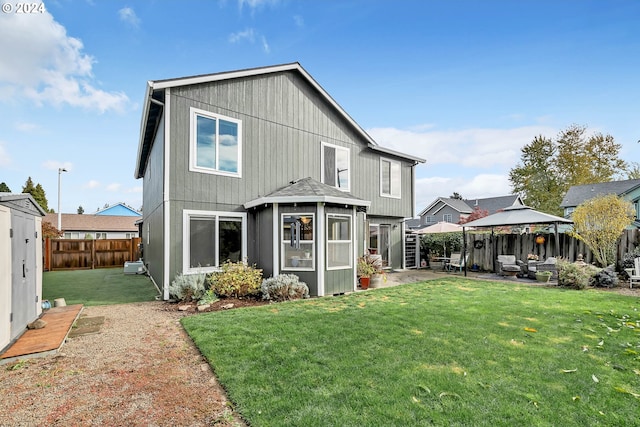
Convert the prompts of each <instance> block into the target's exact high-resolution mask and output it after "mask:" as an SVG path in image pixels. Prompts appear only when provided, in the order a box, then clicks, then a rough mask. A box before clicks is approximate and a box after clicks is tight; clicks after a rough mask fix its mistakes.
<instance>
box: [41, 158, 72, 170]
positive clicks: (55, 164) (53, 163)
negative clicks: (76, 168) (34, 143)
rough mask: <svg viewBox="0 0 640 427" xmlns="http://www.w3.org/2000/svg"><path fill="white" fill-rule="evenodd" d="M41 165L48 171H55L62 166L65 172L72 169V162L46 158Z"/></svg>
mask: <svg viewBox="0 0 640 427" xmlns="http://www.w3.org/2000/svg"><path fill="white" fill-rule="evenodd" d="M42 167H43V168H45V169H47V170H50V171H55V170H58V169H60V168H62V169H66V170H67V172H69V171H71V170H72V169H73V163H71V162H59V161H57V160H46V161H44V162H43V163H42Z"/></svg>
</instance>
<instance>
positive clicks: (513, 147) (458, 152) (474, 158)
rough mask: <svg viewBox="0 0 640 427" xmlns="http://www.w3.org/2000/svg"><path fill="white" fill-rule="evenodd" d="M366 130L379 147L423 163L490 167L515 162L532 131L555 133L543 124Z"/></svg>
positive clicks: (531, 138)
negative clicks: (477, 127)
mask: <svg viewBox="0 0 640 427" xmlns="http://www.w3.org/2000/svg"><path fill="white" fill-rule="evenodd" d="M367 132H368V133H369V134H370V135H371V136H372V137H373V139H374V140H376V141H377V142H378V143H379V144H380V145H382V146H383V147H387V148H391V149H393V150H397V151H400V152H403V153H408V154H412V155H415V156H418V157H421V158H423V159H426V160H427V164H431V165H434V164H454V165H459V166H464V167H477V168H482V169H491V168H493V167H496V166H511V165H515V163H517V161H518V160H519V159H520V154H521V153H520V149H521V148H522V147H523V146H524V145H526V144H528V143H530V142H531V141H532V140H533V138H534V137H535V136H536V135H539V134H541V133H542V134H547V135H555V134H556V132H557V131H556V130H555V129H553V128H551V127H546V126H525V127H519V128H514V129H482V128H480V129H462V130H450V131H442V130H435V129H434V128H433V127H432V126H429V127H428V128H426V129H423V130H421V129H420V128H412V129H411V130H403V129H395V128H373V129H369V130H368V131H367Z"/></svg>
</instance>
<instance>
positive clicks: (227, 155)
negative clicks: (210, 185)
mask: <svg viewBox="0 0 640 427" xmlns="http://www.w3.org/2000/svg"><path fill="white" fill-rule="evenodd" d="M190 114H191V121H190V126H191V129H190V132H189V134H190V143H189V170H190V171H193V172H202V173H212V174H218V175H226V176H233V177H241V176H242V162H241V159H242V122H241V121H240V120H237V119H233V118H231V117H226V116H222V115H220V114H214V113H210V112H208V111H204V110H200V109H197V108H193V107H192V108H191V109H190Z"/></svg>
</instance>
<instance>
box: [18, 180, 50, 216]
mask: <svg viewBox="0 0 640 427" xmlns="http://www.w3.org/2000/svg"><path fill="white" fill-rule="evenodd" d="M22 192H23V193H29V194H31V197H33V199H34V200H35V201H36V202H37V203H38V204H39V205H40V207H41V208H42V209H43V210H44V211H45V212H49V202H47V195H46V193H45V191H44V188H42V185H40V184H37V185H35V186H34V185H33V180H32V179H31V177H29V178H28V179H27V182H25V183H24V187H22Z"/></svg>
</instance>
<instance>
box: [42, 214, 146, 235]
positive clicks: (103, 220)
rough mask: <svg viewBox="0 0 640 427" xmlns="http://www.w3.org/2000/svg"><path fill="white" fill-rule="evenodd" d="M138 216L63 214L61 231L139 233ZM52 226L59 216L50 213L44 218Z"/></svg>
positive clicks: (56, 222)
mask: <svg viewBox="0 0 640 427" xmlns="http://www.w3.org/2000/svg"><path fill="white" fill-rule="evenodd" d="M139 218H140V217H137V216H116V215H87V214H82V215H80V214H62V215H61V218H60V219H61V222H62V230H61V231H105V232H106V231H123V232H135V231H138V227H137V226H136V221H137V220H138V219H139ZM44 221H48V222H50V223H51V224H58V214H55V213H49V214H47V215H46V217H45V218H44Z"/></svg>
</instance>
